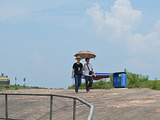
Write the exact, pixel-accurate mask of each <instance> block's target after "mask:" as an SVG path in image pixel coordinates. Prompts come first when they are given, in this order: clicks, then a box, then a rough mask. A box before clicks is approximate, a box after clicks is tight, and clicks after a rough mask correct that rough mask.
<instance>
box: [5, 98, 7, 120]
mask: <svg viewBox="0 0 160 120" xmlns="http://www.w3.org/2000/svg"><path fill="white" fill-rule="evenodd" d="M5 108H6V120H8V101H7V95H5Z"/></svg>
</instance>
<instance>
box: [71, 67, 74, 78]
mask: <svg viewBox="0 0 160 120" xmlns="http://www.w3.org/2000/svg"><path fill="white" fill-rule="evenodd" d="M73 73H74V68H73V70H72V75H71V78H73Z"/></svg>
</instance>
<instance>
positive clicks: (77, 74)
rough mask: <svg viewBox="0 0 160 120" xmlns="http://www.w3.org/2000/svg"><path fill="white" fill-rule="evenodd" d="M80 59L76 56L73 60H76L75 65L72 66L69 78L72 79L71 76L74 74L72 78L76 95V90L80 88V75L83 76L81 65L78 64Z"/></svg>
mask: <svg viewBox="0 0 160 120" xmlns="http://www.w3.org/2000/svg"><path fill="white" fill-rule="evenodd" d="M81 59H82V58H81V57H80V56H77V57H76V58H75V60H77V62H76V63H74V64H73V69H72V75H71V78H73V74H74V78H75V92H76V93H78V88H79V87H80V85H81V83H82V81H81V79H82V75H83V71H82V69H83V64H82V63H80V61H81Z"/></svg>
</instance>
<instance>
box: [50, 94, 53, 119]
mask: <svg viewBox="0 0 160 120" xmlns="http://www.w3.org/2000/svg"><path fill="white" fill-rule="evenodd" d="M52 101H53V96H52V95H51V98H50V120H52Z"/></svg>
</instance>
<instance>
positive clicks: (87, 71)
mask: <svg viewBox="0 0 160 120" xmlns="http://www.w3.org/2000/svg"><path fill="white" fill-rule="evenodd" d="M85 61H86V64H84V72H85V81H86V92H87V93H88V92H89V91H90V89H89V88H90V87H91V86H92V84H93V78H92V74H94V76H95V77H96V74H95V71H94V69H93V66H92V65H91V64H90V63H89V61H90V59H89V58H86V59H85ZM88 82H89V84H88Z"/></svg>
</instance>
